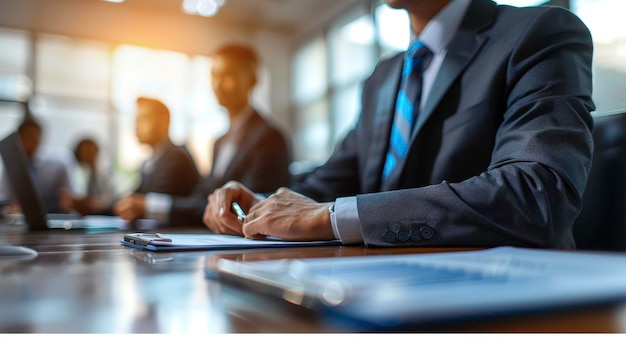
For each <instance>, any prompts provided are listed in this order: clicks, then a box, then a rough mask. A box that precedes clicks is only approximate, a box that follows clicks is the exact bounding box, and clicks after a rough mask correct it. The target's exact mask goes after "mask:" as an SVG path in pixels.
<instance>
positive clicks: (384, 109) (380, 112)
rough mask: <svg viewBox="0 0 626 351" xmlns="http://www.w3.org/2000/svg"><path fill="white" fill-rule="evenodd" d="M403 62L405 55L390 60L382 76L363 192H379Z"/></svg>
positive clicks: (363, 177)
mask: <svg viewBox="0 0 626 351" xmlns="http://www.w3.org/2000/svg"><path fill="white" fill-rule="evenodd" d="M402 60H403V55H397V56H396V57H394V58H392V59H390V62H389V67H390V68H389V70H388V72H387V74H383V75H382V76H383V77H384V80H383V81H382V82H381V83H380V88H379V89H378V92H377V95H376V108H375V110H374V118H373V119H374V123H373V124H372V133H371V140H369V147H368V149H367V150H368V153H367V155H368V156H367V163H366V166H365V169H364V172H363V176H362V178H361V179H362V180H363V184H364V189H362V190H364V191H367V192H371V191H377V190H379V186H380V177H381V174H382V171H383V164H384V162H385V155H386V153H387V147H388V145H389V134H390V132H391V125H392V123H393V115H394V112H395V106H396V94H397V93H398V86H399V84H400V73H401V72H402Z"/></svg>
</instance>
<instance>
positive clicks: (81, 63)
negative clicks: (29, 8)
mask: <svg viewBox="0 0 626 351" xmlns="http://www.w3.org/2000/svg"><path fill="white" fill-rule="evenodd" d="M36 50H37V60H36V72H35V75H36V77H37V80H36V90H37V94H42V95H48V96H55V97H72V98H82V99H91V100H100V101H106V100H108V98H109V77H110V69H111V65H110V50H109V47H108V45H106V44H102V43H98V42H93V41H87V40H78V39H74V38H69V37H64V36H57V35H40V36H38V39H37V45H36Z"/></svg>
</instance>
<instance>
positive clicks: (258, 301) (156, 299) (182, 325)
mask: <svg viewBox="0 0 626 351" xmlns="http://www.w3.org/2000/svg"><path fill="white" fill-rule="evenodd" d="M162 232H180V233H191V232H196V233H198V232H200V231H199V230H198V229H196V230H193V231H192V230H185V229H177V230H175V231H174V230H172V231H167V230H162ZM123 234H124V232H116V233H101V234H97V233H84V232H83V233H74V232H38V233H29V232H24V230H23V228H20V227H15V226H7V225H0V245H1V244H12V245H23V246H27V247H30V248H33V249H35V250H37V251H38V252H39V255H38V256H37V257H36V258H34V259H31V260H11V259H1V258H0V333H198V334H207V333H239V332H243V333H254V332H269V333H292V332H304V333H310V332H311V333H316V332H323V333H332V332H351V330H332V329H331V328H330V327H328V326H325V325H324V323H322V322H321V321H319V320H317V319H316V317H315V316H314V315H313V314H311V313H310V312H308V311H306V310H303V309H301V308H299V307H296V306H293V305H290V304H288V303H287V302H284V301H280V300H277V299H274V298H271V297H268V296H264V295H262V294H257V293H255V292H254V291H247V290H244V289H241V288H237V287H235V286H232V285H229V284H226V283H223V282H220V281H219V280H217V279H207V278H206V276H205V267H206V265H207V262H209V261H210V260H215V259H216V258H217V257H226V258H230V259H235V260H260V259H271V258H283V257H298V258H305V257H340V256H359V255H380V254H400V253H425V252H440V251H453V250H461V249H451V248H402V249H383V248H365V247H314V248H289V249H278V248H275V249H255V250H241V251H194V252H176V253H152V252H144V251H139V250H134V249H130V248H127V247H124V246H122V245H120V244H119V241H120V240H121V239H122V237H123ZM463 250H467V249H463ZM434 331H446V332H618V333H622V332H624V331H626V304H617V305H609V306H602V307H594V308H586V309H580V310H568V311H560V312H545V313H540V314H534V315H526V316H517V317H507V318H500V319H498V320H483V321H473V322H471V323H465V324H455V325H447V326H446V327H445V328H444V329H436V330H434Z"/></svg>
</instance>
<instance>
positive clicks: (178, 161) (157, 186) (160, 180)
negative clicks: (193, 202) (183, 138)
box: [135, 143, 200, 196]
mask: <svg viewBox="0 0 626 351" xmlns="http://www.w3.org/2000/svg"><path fill="white" fill-rule="evenodd" d="M199 179H200V173H199V172H198V168H197V167H196V163H195V162H194V160H193V158H192V157H191V155H190V154H189V151H187V148H185V147H184V146H178V145H174V144H171V143H170V144H169V145H167V147H166V148H165V150H164V151H163V154H162V155H161V157H159V158H158V159H157V160H156V161H155V162H154V165H153V166H152V168H151V171H150V172H149V173H147V174H142V176H141V183H140V184H139V186H138V187H137V189H136V190H135V193H139V194H145V193H150V192H153V193H163V194H169V195H172V196H186V195H189V194H191V192H192V191H193V189H194V188H195V186H196V184H197V183H198V181H199Z"/></svg>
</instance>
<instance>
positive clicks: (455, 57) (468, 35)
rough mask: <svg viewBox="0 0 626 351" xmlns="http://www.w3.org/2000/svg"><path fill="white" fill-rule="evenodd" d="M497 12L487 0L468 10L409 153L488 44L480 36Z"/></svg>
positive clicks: (391, 182)
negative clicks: (445, 99)
mask: <svg viewBox="0 0 626 351" xmlns="http://www.w3.org/2000/svg"><path fill="white" fill-rule="evenodd" d="M495 10H496V5H495V3H493V2H492V1H485V0H475V1H473V2H472V4H471V5H470V7H469V8H468V10H467V13H466V15H465V19H464V20H463V22H462V23H461V26H460V27H459V30H458V32H457V34H456V35H455V36H454V38H453V39H452V41H451V42H450V44H448V48H447V50H448V52H447V54H446V56H445V58H444V60H443V62H442V64H441V67H440V69H439V73H438V74H437V77H436V78H435V82H434V83H433V85H432V87H431V90H430V93H429V96H428V100H427V101H426V103H425V104H424V108H423V109H422V111H421V112H420V114H419V117H418V119H417V121H416V125H415V128H414V129H413V132H412V134H411V139H410V141H409V152H412V149H413V145H414V144H415V140H416V138H417V136H418V134H419V133H420V131H421V130H422V129H423V127H424V124H425V123H426V122H427V121H428V120H429V119H430V118H431V117H432V116H433V113H434V111H435V109H436V108H437V106H439V104H441V103H442V101H443V99H444V97H445V96H446V94H447V93H448V91H449V89H450V87H451V86H452V84H454V82H455V81H456V80H457V79H458V78H459V77H460V76H461V74H462V73H463V71H464V70H465V69H466V68H467V66H469V64H470V63H471V62H472V60H473V58H474V57H475V56H476V55H477V54H478V52H479V51H480V49H481V48H482V46H483V44H484V43H485V42H486V41H487V39H488V38H487V37H486V36H484V35H481V34H479V33H478V32H479V31H480V30H481V29H482V28H484V27H486V26H488V25H489V24H490V23H491V21H492V20H493V18H494V16H495ZM407 158H408V157H405V158H403V159H402V160H400V161H399V163H398V165H397V166H396V168H395V169H394V171H393V172H392V173H391V174H390V175H389V177H388V178H387V180H386V181H385V184H383V186H382V187H381V188H382V189H381V190H383V191H384V190H389V189H395V188H397V186H398V183H399V181H400V178H401V176H402V174H403V173H404V167H405V165H406V160H407Z"/></svg>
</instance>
